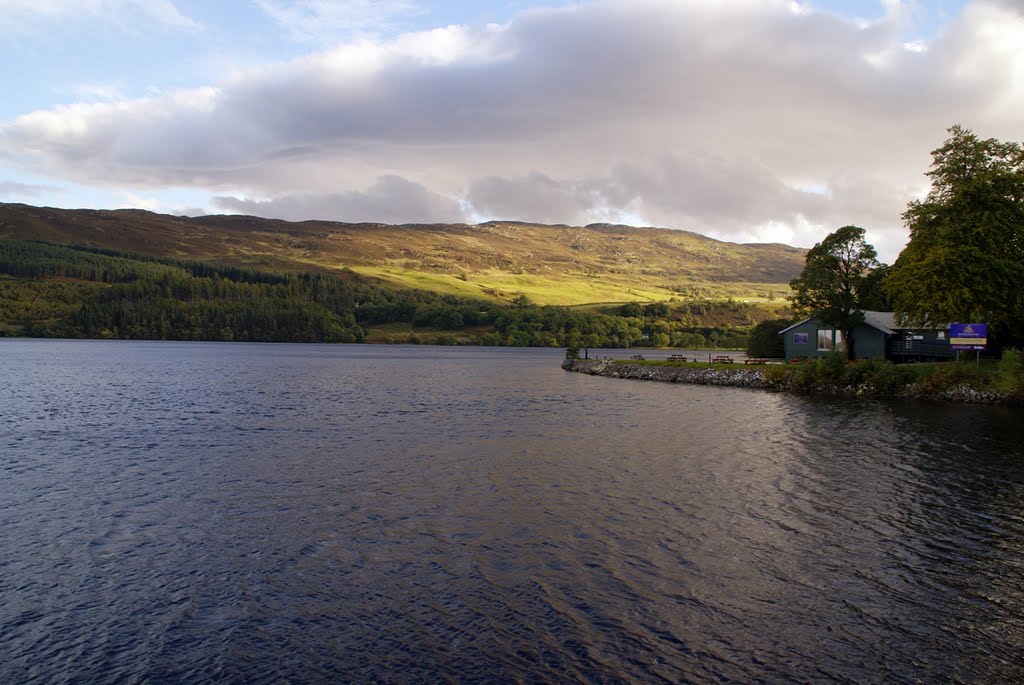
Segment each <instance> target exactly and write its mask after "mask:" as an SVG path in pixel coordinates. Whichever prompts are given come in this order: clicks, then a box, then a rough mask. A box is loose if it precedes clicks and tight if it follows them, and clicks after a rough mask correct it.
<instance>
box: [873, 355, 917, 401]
mask: <svg viewBox="0 0 1024 685" xmlns="http://www.w3.org/2000/svg"><path fill="white" fill-rule="evenodd" d="M913 380H914V373H913V371H911V370H910V369H909V368H907V367H906V366H905V365H900V364H893V363H892V362H890V361H877V362H875V363H874V365H873V367H872V368H871V370H870V373H869V374H868V376H867V385H868V386H870V387H871V389H872V391H873V392H874V394H876V395H881V396H883V397H892V396H894V395H897V394H898V393H899V392H900V391H901V390H903V389H904V388H906V387H907V386H908V385H909V384H910V383H911V382H912V381H913Z"/></svg>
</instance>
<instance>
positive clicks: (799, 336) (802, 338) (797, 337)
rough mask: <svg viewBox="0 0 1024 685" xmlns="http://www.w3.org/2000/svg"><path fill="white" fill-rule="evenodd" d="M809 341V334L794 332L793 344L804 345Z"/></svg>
mask: <svg viewBox="0 0 1024 685" xmlns="http://www.w3.org/2000/svg"><path fill="white" fill-rule="evenodd" d="M809 342H810V335H809V334H807V333H794V334H793V344H794V345H806V344H807V343H809Z"/></svg>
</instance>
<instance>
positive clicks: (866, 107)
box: [0, 0, 1024, 259]
mask: <svg viewBox="0 0 1024 685" xmlns="http://www.w3.org/2000/svg"><path fill="white" fill-rule="evenodd" d="M95 1H98V0H94V2H95ZM264 4H265V5H266V6H267V7H270V6H274V7H277V8H278V9H282V8H283V9H284V10H287V9H289V8H290V9H291V10H293V11H295V12H300V11H302V12H314V14H315V10H316V9H317V8H318V7H320V5H318V4H316V3H312V2H308V3H295V2H290V3H285V2H283V0H273V2H272V1H271V0H265V2H264ZM324 6H326V5H324ZM393 6H394V7H397V5H393ZM367 7H369V5H367ZM794 7H796V8H797V10H799V11H797V10H795V9H794ZM894 7H895V5H894ZM897 9H898V8H897ZM903 14H904V13H902V12H901V11H896V10H895V9H891V10H890V11H889V12H888V13H887V14H885V15H884V16H883V17H882V18H881V19H878V20H875V21H873V22H853V21H848V20H844V19H843V18H841V17H838V16H835V15H831V14H827V13H821V12H817V11H814V10H813V9H812V8H811V7H810V6H808V5H800V6H794V5H793V4H792V3H791V2H789V1H788V0H735V1H732V0H731V1H730V2H727V3H726V2H715V3H710V2H706V1H704V0H628V1H627V0H603V1H598V2H592V3H585V4H578V5H573V6H571V7H567V8H559V9H538V10H530V11H527V12H523V13H521V14H519V15H518V16H517V17H515V18H514V19H513V20H512V21H511V22H509V23H508V24H506V25H502V26H494V25H492V26H486V27H479V28H471V27H465V26H452V27H446V28H443V29H437V30H434V31H427V32H419V33H410V34H404V35H401V36H398V37H397V38H394V39H390V40H375V39H372V38H369V37H362V38H357V39H353V40H351V41H350V42H347V43H344V44H342V45H340V46H338V47H336V48H333V49H330V50H325V51H322V52H318V53H316V54H312V55H310V56H308V57H305V58H302V59H297V60H293V61H290V62H286V63H281V64H277V65H274V66H272V67H269V68H262V69H254V70H252V71H249V72H245V73H240V74H238V75H236V76H235V77H234V78H232V79H231V80H229V81H226V82H223V83H218V84H212V85H211V86H209V87H206V88H203V89H197V90H195V91H189V92H180V93H175V94H170V95H166V96H158V97H153V98H148V99H140V100H127V101H117V102H101V103H91V104H71V105H67V106H64V107H60V108H55V109H52V110H47V111H40V112H31V113H28V114H25V115H23V116H20V117H17V118H15V119H13V120H10V121H7V122H5V123H3V124H0V162H6V163H7V164H8V165H10V166H12V167H17V168H20V169H24V170H29V171H33V172H35V173H46V174H51V175H54V176H58V177H61V178H67V179H72V180H77V181H80V182H83V183H92V184H95V183H106V184H111V185H114V184H131V185H133V187H137V188H145V187H164V186H174V187H185V188H203V189H209V190H211V191H212V192H220V193H222V194H223V193H238V192H239V191H238V189H242V190H243V191H244V194H246V195H248V196H250V197H255V198H270V199H263V200H244V199H238V198H237V197H227V198H222V199H221V200H220V201H219V202H221V203H222V204H221V205H220V206H221V207H222V208H225V209H227V208H231V209H236V210H237V211H247V212H252V213H261V212H262V213H269V212H277V213H278V216H285V215H287V216H289V217H300V216H301V217H302V218H312V216H313V214H311V213H312V212H323V214H322V216H323V218H340V217H342V216H350V217H353V220H378V221H387V220H391V218H393V217H398V220H401V221H416V220H422V221H437V220H443V219H442V218H441V217H448V216H457V215H459V213H458V211H457V210H456V209H454V208H457V207H458V206H459V202H460V201H461V203H462V206H463V207H464V208H465V210H466V212H467V213H468V215H469V216H473V217H478V218H481V219H485V218H503V219H513V218H522V219H531V220H539V219H542V220H544V221H550V222H564V223H575V222H577V221H580V220H584V219H587V218H588V217H616V216H619V217H634V218H635V220H636V221H640V222H644V223H648V224H653V225H663V226H669V227H678V228H689V229H694V230H702V231H708V232H712V233H714V234H716V235H718V236H720V237H725V238H734V239H746V238H748V237H750V236H755V237H757V238H758V239H764V238H765V237H770V235H771V231H772V230H776V233H777V234H778V235H785V236H795V237H796V239H799V240H801V241H802V244H804V245H807V244H813V243H814V242H817V240H820V238H821V237H823V236H824V235H825V234H826V233H827V232H829V231H831V230H833V229H835V228H836V227H838V226H842V225H844V224H849V223H854V224H857V225H861V226H864V227H865V228H867V229H869V232H870V233H869V235H874V236H877V239H878V240H879V241H880V242H885V244H887V245H899V244H902V241H903V240H905V238H906V235H905V230H904V228H903V227H902V226H901V225H900V218H899V215H900V212H901V211H902V209H903V208H904V207H905V206H906V203H907V201H908V200H910V199H912V198H913V197H915V196H916V195H917V194H918V193H920V191H921V189H922V186H923V184H924V183H925V182H926V179H925V177H924V176H923V174H924V172H925V171H926V170H927V168H928V165H929V164H930V161H931V160H930V156H929V151H930V150H932V149H934V148H935V147H938V145H939V144H941V141H942V140H943V138H945V137H946V133H945V130H946V128H947V127H949V126H950V125H952V124H954V123H961V124H963V125H965V126H968V127H969V128H972V129H974V130H975V131H976V132H977V133H978V134H979V135H982V136H985V137H989V136H993V137H997V138H1002V139H1007V140H1013V139H1015V137H1019V135H1020V124H1019V112H1021V111H1024V78H1022V76H1021V75H1022V73H1024V62H1022V59H1024V57H1022V55H1024V50H1022V48H1021V45H1024V38H1022V32H1024V18H1022V16H1021V14H1020V13H1019V12H1018V11H1016V10H1014V9H1012V7H1010V6H1009V5H1008V4H1007V3H1005V2H1002V3H1000V2H994V1H992V0H987V1H986V0H975V1H974V2H972V3H970V4H969V5H968V6H967V7H966V8H965V10H964V11H963V12H962V13H961V15H960V17H959V18H958V19H957V20H956V21H955V22H954V23H951V24H949V25H947V26H946V27H945V29H944V30H943V31H942V32H940V34H939V35H938V36H937V37H936V38H934V39H933V40H931V41H929V42H928V43H927V44H926V45H925V44H923V43H920V42H918V43H915V44H914V45H913V46H911V47H910V48H908V47H907V46H906V45H905V39H904V37H903V36H902V22H904V21H905V17H904V16H903ZM296 16H304V15H301V13H300V14H298V15H296ZM300 23H301V22H300ZM367 179H382V180H381V181H378V182H377V184H375V185H373V186H371V187H370V188H369V189H367V188H366V183H367ZM387 179H391V180H387ZM395 179H398V180H397V181H396V180H395ZM399 181H401V183H399ZM402 183H405V184H407V185H406V186H402V185H401V184H402ZM807 189H812V190H810V191H808V190H807ZM813 189H827V192H824V193H822V192H815V191H814V190H813ZM384 198H393V199H394V200H395V201H394V202H393V203H389V202H387V201H385V199H384ZM413 211H421V212H423V213H424V214H423V216H420V217H416V216H412V215H410V214H409V213H408V212H413ZM372 212H379V214H376V215H374V214H372ZM773 226H774V227H776V229H771V228H770V227H773ZM814 231H818V235H817V236H814V235H812V233H813V232H814ZM892 257H894V255H888V258H890V259H891V258H892Z"/></svg>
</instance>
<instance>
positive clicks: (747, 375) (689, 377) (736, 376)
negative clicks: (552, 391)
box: [562, 359, 783, 390]
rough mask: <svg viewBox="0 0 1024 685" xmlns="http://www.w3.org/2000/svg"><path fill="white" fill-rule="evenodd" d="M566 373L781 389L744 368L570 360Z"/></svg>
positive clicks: (755, 369) (757, 371) (758, 372)
mask: <svg viewBox="0 0 1024 685" xmlns="http://www.w3.org/2000/svg"><path fill="white" fill-rule="evenodd" d="M562 368H563V369H565V370H566V371H575V372H576V373H586V374H589V375H591V376H607V377H608V378H632V379H634V380H642V381H662V382H664V383H689V384H691V385H726V386H731V387H734V388H761V389H779V390H782V389H783V388H781V387H779V388H775V387H774V386H775V385H777V384H773V383H772V382H770V381H769V380H768V379H766V378H765V375H764V371H763V367H740V368H736V369H711V368H699V367H687V366H647V365H645V364H630V363H629V362H616V361H614V360H611V359H566V360H565V362H563V364H562Z"/></svg>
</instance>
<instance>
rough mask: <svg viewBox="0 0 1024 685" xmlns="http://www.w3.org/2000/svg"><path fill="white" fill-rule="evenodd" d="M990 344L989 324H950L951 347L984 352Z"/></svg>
mask: <svg viewBox="0 0 1024 685" xmlns="http://www.w3.org/2000/svg"><path fill="white" fill-rule="evenodd" d="M987 345H988V324H984V323H951V324H949V348H950V349H952V350H977V351H979V352H983V351H984V350H985V348H986V346H987Z"/></svg>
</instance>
